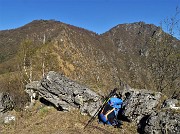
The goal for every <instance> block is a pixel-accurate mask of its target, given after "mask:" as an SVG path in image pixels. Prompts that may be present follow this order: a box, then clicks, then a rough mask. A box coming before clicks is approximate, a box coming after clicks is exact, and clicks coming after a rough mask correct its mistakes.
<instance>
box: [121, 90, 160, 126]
mask: <svg viewBox="0 0 180 134" xmlns="http://www.w3.org/2000/svg"><path fill="white" fill-rule="evenodd" d="M127 94H129V96H128V98H127V97H126V95H127ZM161 95H162V94H161V93H160V92H153V91H148V90H144V89H141V90H137V89H133V88H128V89H124V90H123V91H122V96H123V99H124V105H125V107H124V111H123V112H124V116H126V117H128V119H129V120H131V121H134V122H136V123H137V124H138V123H139V121H140V120H141V119H142V118H143V117H144V116H147V115H150V114H151V113H152V112H153V111H154V110H155V108H156V106H157V105H158V104H159V102H160V98H161Z"/></svg>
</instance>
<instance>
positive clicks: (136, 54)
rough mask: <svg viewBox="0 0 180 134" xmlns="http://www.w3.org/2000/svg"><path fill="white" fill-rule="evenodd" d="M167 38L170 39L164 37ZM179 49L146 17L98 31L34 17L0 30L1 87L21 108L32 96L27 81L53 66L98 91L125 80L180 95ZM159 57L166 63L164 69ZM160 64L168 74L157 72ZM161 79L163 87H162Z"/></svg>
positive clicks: (136, 86)
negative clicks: (13, 26) (165, 46)
mask: <svg viewBox="0 0 180 134" xmlns="http://www.w3.org/2000/svg"><path fill="white" fill-rule="evenodd" d="M166 39H168V42H164V40H166ZM162 42H163V43H164V44H166V43H167V44H170V46H169V47H167V48H166V50H167V53H169V52H170V53H171V54H172V55H170V56H169V55H166V54H167V53H164V46H162V47H160V45H161V44H163V43H162ZM157 43H159V46H158V45H157ZM174 46H176V47H174ZM154 48H161V49H154ZM169 50H170V51H169ZM161 52H162V54H161ZM178 53H179V41H178V40H177V39H175V38H173V37H171V36H170V35H168V34H166V33H164V32H163V31H162V30H161V28H160V27H156V26H155V25H151V24H145V23H143V22H137V23H132V24H120V25H117V26H115V27H114V28H112V29H110V30H109V31H107V32H106V33H104V34H102V35H98V34H96V33H94V32H91V31H88V30H85V29H82V28H78V27H75V26H72V25H68V24H65V23H62V22H58V21H54V20H35V21H33V22H31V23H29V24H27V25H25V26H22V27H20V28H17V29H13V30H4V31H0V63H1V64H0V74H1V75H0V81H1V84H0V87H1V90H2V91H7V92H10V93H11V94H12V96H14V98H15V100H16V101H17V103H16V104H17V106H18V107H22V104H25V102H26V101H27V100H28V98H27V96H26V95H25V94H24V92H23V89H24V86H25V85H26V84H27V83H28V82H30V81H34V80H39V79H40V78H42V76H43V75H44V74H46V73H47V72H48V71H51V70H53V71H58V72H61V73H63V74H65V75H66V76H68V77H70V78H72V79H73V80H76V81H79V82H80V83H83V84H86V85H88V86H89V87H90V88H92V89H93V90H95V91H97V92H98V93H100V94H103V93H106V92H108V90H110V89H112V88H114V87H120V85H121V83H122V82H125V83H127V84H129V85H130V86H131V87H135V88H145V89H151V90H155V91H157V90H158V91H161V90H162V91H163V92H165V93H166V94H167V95H169V96H172V95H175V96H177V94H178V92H179V86H178V83H179V73H178V72H179V63H180V62H178V61H179V55H178ZM160 54H161V55H160ZM166 56H167V57H166ZM169 57H170V58H169ZM163 58H164V59H163ZM156 59H157V60H156ZM155 61H157V62H155ZM164 61H167V62H166V63H165V62H164ZM159 62H164V63H162V65H167V66H163V68H161V65H159ZM171 67H172V68H173V69H172V70H170V69H169V68H171ZM155 68H156V69H155ZM162 69H164V70H165V71H164V72H167V73H161V74H160V72H161V71H157V72H155V71H154V70H162ZM162 77H163V79H161V80H160V81H159V78H162ZM22 83H23V84H22ZM160 84H162V85H164V86H165V87H160V88H159V85H160ZM166 85H167V86H166ZM17 87H20V88H17ZM15 92H18V93H17V94H15ZM19 94H20V95H21V96H23V97H22V98H24V99H23V100H21V99H19V97H18V96H19ZM24 100H26V101H24ZM19 105H20V106H19Z"/></svg>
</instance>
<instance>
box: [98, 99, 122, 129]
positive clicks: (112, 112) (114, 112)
mask: <svg viewBox="0 0 180 134" xmlns="http://www.w3.org/2000/svg"><path fill="white" fill-rule="evenodd" d="M122 104H123V100H122V99H121V98H117V97H111V98H110V99H109V101H108V103H107V104H106V105H105V106H104V107H103V109H102V110H101V112H100V113H99V121H100V122H102V123H104V124H107V125H112V126H117V127H120V125H121V122H120V121H119V120H118V119H117V116H118V112H119V110H120V109H121V107H122Z"/></svg>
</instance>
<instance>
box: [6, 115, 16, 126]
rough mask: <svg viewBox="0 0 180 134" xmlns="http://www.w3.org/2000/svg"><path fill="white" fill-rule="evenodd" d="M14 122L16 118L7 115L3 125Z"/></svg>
mask: <svg viewBox="0 0 180 134" xmlns="http://www.w3.org/2000/svg"><path fill="white" fill-rule="evenodd" d="M15 120H16V117H15V116H14V115H7V116H5V117H4V123H5V124H9V123H11V122H14V121H15Z"/></svg>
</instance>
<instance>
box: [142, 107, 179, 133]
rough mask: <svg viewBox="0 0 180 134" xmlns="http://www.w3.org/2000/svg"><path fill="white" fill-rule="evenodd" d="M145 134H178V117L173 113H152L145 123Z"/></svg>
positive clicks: (168, 111)
mask: <svg viewBox="0 0 180 134" xmlns="http://www.w3.org/2000/svg"><path fill="white" fill-rule="evenodd" d="M144 133H146V134H179V133H180V115H179V114H178V113H176V112H175V111H170V110H167V111H161V112H153V113H152V114H151V115H150V116H149V118H148V120H147V121H146V124H145V128H144Z"/></svg>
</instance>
